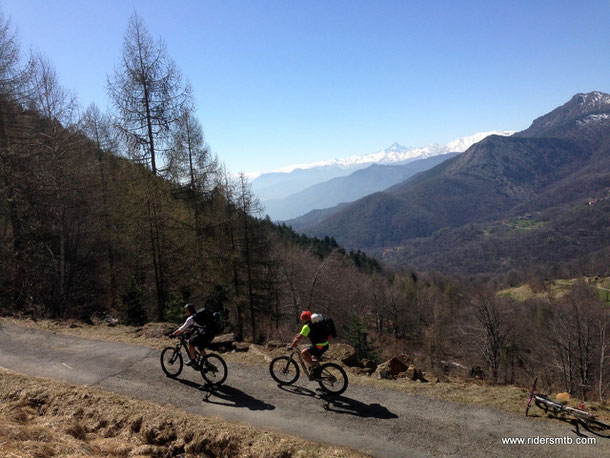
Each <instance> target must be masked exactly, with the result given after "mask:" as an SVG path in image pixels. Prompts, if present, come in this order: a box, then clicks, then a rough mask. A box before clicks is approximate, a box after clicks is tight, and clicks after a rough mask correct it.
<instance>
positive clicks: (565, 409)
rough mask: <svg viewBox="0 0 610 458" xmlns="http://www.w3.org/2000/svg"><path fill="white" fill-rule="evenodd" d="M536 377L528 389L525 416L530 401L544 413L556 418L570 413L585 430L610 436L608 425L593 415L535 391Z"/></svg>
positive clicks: (530, 403)
mask: <svg viewBox="0 0 610 458" xmlns="http://www.w3.org/2000/svg"><path fill="white" fill-rule="evenodd" d="M537 382H538V377H536V379H535V380H534V385H533V386H532V390H531V391H530V397H529V399H528V401H527V407H526V409H525V415H526V416H527V415H528V413H529V410H530V407H531V406H532V401H534V403H535V404H536V407H538V408H540V409H542V410H544V413H546V414H551V415H553V416H555V417H557V418H563V419H565V417H566V416H567V415H571V416H573V417H574V418H575V420H576V421H577V422H578V423H579V424H581V425H582V426H583V427H584V428H585V429H586V430H588V431H590V432H592V433H593V434H596V435H598V436H602V437H610V425H607V424H606V423H603V422H601V421H599V420H598V419H597V417H596V416H595V415H593V414H592V413H589V412H587V411H585V410H582V409H576V408H575V407H570V406H568V405H565V404H561V403H560V402H557V401H553V400H552V399H549V398H548V397H547V396H545V395H543V394H540V393H536V383H537Z"/></svg>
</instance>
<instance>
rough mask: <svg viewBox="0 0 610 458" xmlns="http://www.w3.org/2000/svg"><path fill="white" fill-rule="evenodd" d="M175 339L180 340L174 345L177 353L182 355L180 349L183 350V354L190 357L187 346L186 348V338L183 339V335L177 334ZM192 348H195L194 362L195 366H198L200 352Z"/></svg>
mask: <svg viewBox="0 0 610 458" xmlns="http://www.w3.org/2000/svg"><path fill="white" fill-rule="evenodd" d="M177 337H178V338H179V339H180V340H179V341H178V343H177V344H176V351H177V352H179V353H182V349H183V348H184V352H185V353H186V354H187V355H188V356H189V357H190V356H191V354H190V353H189V346H188V342H187V341H186V337H184V334H179V335H178V336H177ZM194 348H195V361H196V362H197V364H200V363H201V352H200V351H199V349H198V348H197V347H194Z"/></svg>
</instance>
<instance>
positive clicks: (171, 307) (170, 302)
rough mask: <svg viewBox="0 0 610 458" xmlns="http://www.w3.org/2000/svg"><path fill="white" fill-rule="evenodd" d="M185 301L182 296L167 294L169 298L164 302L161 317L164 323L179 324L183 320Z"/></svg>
mask: <svg viewBox="0 0 610 458" xmlns="http://www.w3.org/2000/svg"><path fill="white" fill-rule="evenodd" d="M185 304H186V301H185V300H184V298H183V297H182V295H180V294H177V293H173V292H172V293H169V298H168V299H167V301H166V302H165V307H164V310H163V316H164V318H165V321H169V322H170V323H180V322H182V321H184V320H185V316H186V315H185V313H184V305H185Z"/></svg>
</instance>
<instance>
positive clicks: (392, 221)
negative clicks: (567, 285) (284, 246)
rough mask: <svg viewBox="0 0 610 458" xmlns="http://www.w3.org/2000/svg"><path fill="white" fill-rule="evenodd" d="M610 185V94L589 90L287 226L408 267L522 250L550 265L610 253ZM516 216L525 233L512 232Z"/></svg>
mask: <svg viewBox="0 0 610 458" xmlns="http://www.w3.org/2000/svg"><path fill="white" fill-rule="evenodd" d="M609 190H610V95H608V94H604V93H601V92H591V93H588V94H577V95H575V96H574V97H573V98H572V99H571V100H570V101H568V102H567V103H566V104H564V105H563V106H561V107H559V108H557V109H555V110H553V111H552V112H550V113H548V114H546V115H544V116H542V117H540V118H538V119H536V120H535V121H534V122H533V123H532V125H531V126H530V127H529V128H528V129H527V130H525V131H523V132H519V133H517V134H514V135H512V136H510V137H503V136H497V135H492V136H488V137H486V138H485V139H484V140H482V141H480V142H478V143H476V144H474V145H473V146H471V147H470V148H468V149H467V150H466V152H464V153H463V154H460V155H458V156H456V157H453V158H451V159H448V160H446V161H444V162H442V163H440V164H439V165H436V166H434V167H433V168H431V169H429V170H427V171H425V172H423V173H420V174H418V175H416V176H415V177H412V178H410V179H407V180H406V181H403V182H401V183H399V184H397V185H395V186H393V187H391V188H390V189H388V190H387V191H385V192H378V193H374V194H371V195H368V196H366V197H364V198H361V199H359V200H357V201H355V202H353V203H351V204H349V205H342V206H340V207H337V208H335V209H327V210H325V211H323V212H314V213H312V214H310V215H306V216H304V217H303V218H299V219H298V220H293V221H290V222H289V224H291V225H292V226H293V227H294V228H295V229H297V230H302V231H304V232H306V233H308V234H313V235H317V236H326V235H329V236H333V237H335V238H336V239H337V241H338V242H339V243H341V244H343V245H345V246H347V247H349V248H358V249H366V250H369V252H373V253H374V254H375V253H376V254H381V255H384V256H386V258H388V259H394V260H395V261H398V262H399V263H401V264H404V263H413V262H414V261H416V263H418V264H419V265H420V266H421V267H425V268H437V269H444V270H451V269H452V268H455V269H456V270H462V271H477V270H479V271H485V269H491V270H501V269H503V268H507V266H510V265H512V263H513V262H516V261H515V260H516V259H517V258H519V256H525V257H526V258H527V259H529V260H530V261H531V260H535V259H539V260H538V261H533V262H543V261H545V260H546V261H548V260H550V259H554V258H557V256H559V257H560V258H562V259H563V258H566V259H567V258H570V259H574V258H576V257H578V256H583V255H587V254H591V253H595V252H596V250H597V251H599V250H604V249H608V247H610V235H609V234H610V227H609V224H608V221H610V218H609V215H608V208H609V207H610V205H609V203H610V200H609V199H607V197H608V192H609ZM591 201H594V202H596V203H595V205H588V202H591ZM513 220H514V221H520V222H519V223H518V224H517V223H516V226H515V227H517V228H519V227H521V226H524V227H527V228H528V230H527V231H522V232H519V233H517V232H515V229H514V228H513V229H511V227H512V226H511V225H510V222H511V221H513ZM523 221H528V223H527V224H525V223H523ZM604 221H605V222H604ZM507 228H508V229H507ZM517 240H518V241H517ZM527 240H529V242H531V243H532V244H533V245H532V246H533V247H534V248H532V249H527V248H525V247H526V246H527V243H526V242H525V241H527ZM448 241H451V242H448ZM491 241H493V243H491V244H490V242H491ZM509 241H510V242H509ZM529 242H528V243H529ZM440 247H442V248H440ZM467 247H469V250H470V251H464V250H466V249H467ZM482 247H486V249H482ZM371 250H372V251H371ZM485 250H487V251H485ZM449 258H451V259H449ZM474 258H476V260H474ZM528 262H529V261H528ZM477 263H479V264H481V268H480V269H477V268H475V267H473V266H475V265H477ZM490 264H494V265H493V266H492V267H490ZM483 265H484V266H483Z"/></svg>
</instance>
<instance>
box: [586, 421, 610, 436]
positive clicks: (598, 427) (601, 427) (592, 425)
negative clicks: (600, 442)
mask: <svg viewBox="0 0 610 458" xmlns="http://www.w3.org/2000/svg"><path fill="white" fill-rule="evenodd" d="M582 425H583V426H584V427H585V429H586V430H587V431H589V432H591V433H593V434H595V435H596V436H601V437H610V425H607V424H606V423H603V422H601V421H599V420H589V421H582Z"/></svg>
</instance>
